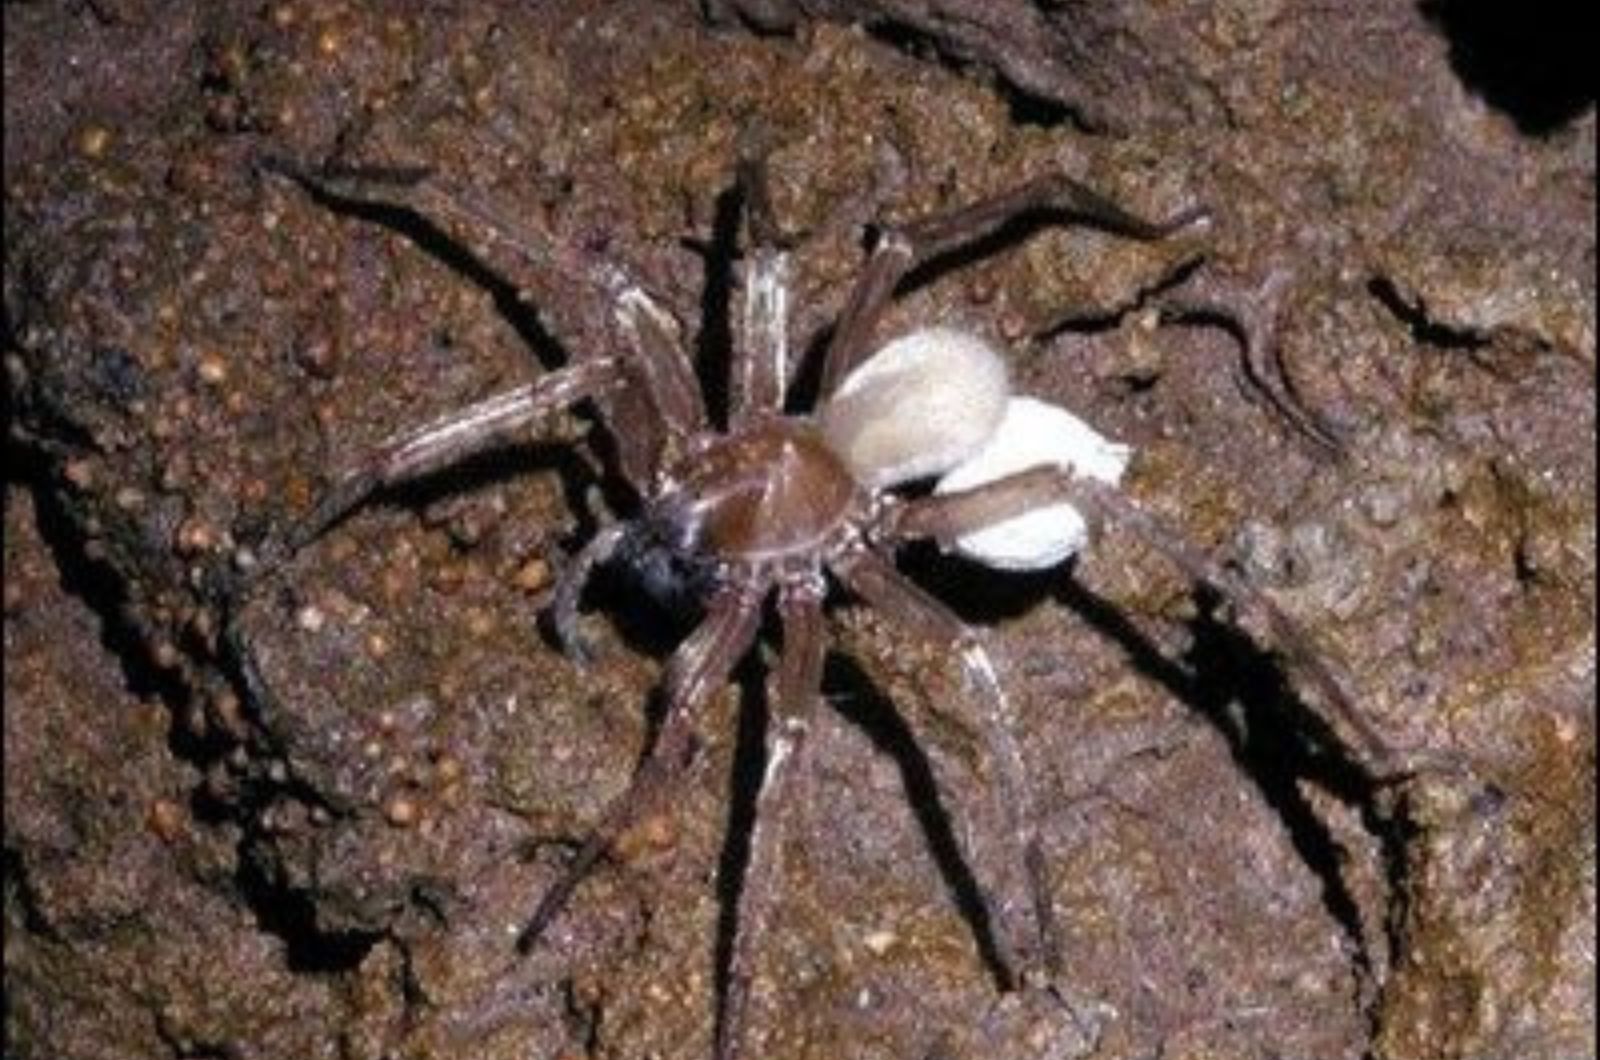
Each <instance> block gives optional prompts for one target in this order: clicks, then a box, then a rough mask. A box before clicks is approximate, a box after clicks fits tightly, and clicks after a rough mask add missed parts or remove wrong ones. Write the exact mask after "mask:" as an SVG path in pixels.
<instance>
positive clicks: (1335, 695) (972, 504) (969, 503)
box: [883, 467, 1412, 778]
mask: <svg viewBox="0 0 1600 1060" xmlns="http://www.w3.org/2000/svg"><path fill="white" fill-rule="evenodd" d="M1063 501H1064V502H1067V503H1069V504H1072V505H1074V506H1076V507H1078V508H1079V509H1080V510H1082V511H1083V512H1085V513H1086V514H1087V515H1088V516H1089V517H1091V518H1092V519H1093V520H1094V521H1095V522H1105V521H1108V520H1109V521H1114V522H1116V523H1120V524H1121V525H1123V526H1126V527H1127V528H1128V529H1129V530H1131V531H1133V532H1134V533H1135V534H1137V535H1138V536H1139V537H1140V538H1141V539H1142V540H1144V541H1145V542H1146V543H1147V544H1149V545H1150V546H1151V547H1152V548H1154V549H1155V550H1156V551H1158V552H1160V553H1161V554H1162V555H1164V556H1166V557H1167V559H1169V560H1170V561H1171V562H1172V563H1173V564H1175V565H1176V566H1177V567H1178V568H1179V569H1180V570H1182V571H1183V572H1184V574H1186V575H1188V576H1189V577H1190V578H1192V579H1194V580H1195V581H1199V582H1203V583H1205V584H1206V585H1208V586H1210V587H1211V588H1212V589H1214V590H1215V591H1216V592H1218V593H1220V594H1221V595H1222V596H1223V597H1224V598H1225V599H1227V600H1228V602H1229V603H1230V604H1231V605H1232V606H1233V608H1234V610H1235V612H1236V614H1237V615H1238V617H1239V620H1240V621H1241V622H1242V623H1243V624H1244V625H1246V626H1247V627H1254V628H1257V629H1264V630H1266V631H1267V632H1268V634H1269V635H1270V636H1271V637H1272V639H1273V641H1274V643H1275V644H1276V645H1277V647H1278V648H1279V650H1280V651H1281V653H1282V658H1283V661H1284V664H1285V665H1286V666H1287V667H1288V668H1289V671H1290V673H1291V674H1292V675H1294V676H1297V677H1299V678H1301V679H1302V680H1303V681H1304V682H1305V684H1306V685H1308V686H1309V687H1310V688H1311V689H1312V690H1313V691H1314V693H1315V694H1316V698H1317V699H1318V700H1319V701H1320V703H1321V705H1322V706H1323V708H1324V709H1325V710H1326V711H1327V712H1328V713H1329V714H1331V715H1332V718H1333V721H1334V723H1335V728H1336V731H1340V732H1341V733H1342V736H1341V738H1342V739H1345V740H1350V739H1351V737H1353V738H1354V739H1353V743H1352V747H1353V748H1354V749H1355V751H1356V752H1357V754H1358V756H1359V758H1360V761H1361V762H1362V763H1363V765H1365V766H1366V767H1367V768H1369V769H1371V770H1372V772H1373V775H1374V776H1375V777H1379V778H1384V777H1395V776H1399V775H1401V774H1403V773H1405V772H1407V771H1409V770H1410V769H1411V768H1412V766H1410V765H1408V764H1407V762H1406V758H1407V756H1405V755H1403V754H1399V753H1397V752H1396V751H1395V749H1393V748H1391V747H1390V746H1389V744H1388V742H1387V741H1386V740H1385V739H1384V738H1383V737H1382V736H1381V735H1380V734H1379V733H1378V731H1377V730H1376V729H1374V728H1373V726H1372V723H1371V722H1369V721H1367V720H1366V718H1365V717H1363V716H1362V714H1361V712H1360V711H1359V710H1358V709H1357V708H1356V706H1355V704H1354V703H1353V702H1351V700H1350V697H1349V695H1348V694H1347V693H1346V692H1345V687H1346V685H1345V683H1344V682H1343V681H1341V680H1340V678H1339V677H1338V676H1336V675H1335V673H1334V671H1333V669H1332V667H1331V664H1330V663H1329V662H1327V661H1326V660H1325V659H1324V657H1323V656H1322V655H1320V654H1319V653H1318V652H1317V651H1316V650H1315V649H1314V648H1313V647H1312V645H1311V639H1310V637H1309V636H1308V635H1307V634H1306V633H1305V631H1304V630H1302V629H1301V628H1300V627H1299V626H1298V625H1297V624H1296V623H1295V622H1294V621H1293V620H1292V619H1290V617H1289V616H1288V615H1287V614H1285V613H1284V612H1283V610H1282V609H1281V608H1279V607H1278V605H1277V604H1276V603H1274V602H1273V601H1272V599H1271V598H1270V597H1269V596H1267V595H1266V594H1265V593H1264V592H1262V591H1261V590H1260V589H1257V588H1255V587H1254V586H1252V585H1251V584H1250V583H1249V582H1248V581H1246V580H1245V579H1243V578H1241V577H1239V576H1238V575H1237V574H1234V573H1233V572H1232V571H1230V570H1228V569H1227V568H1226V567H1224V566H1223V565H1222V564H1221V563H1219V562H1218V561H1217V560H1215V559H1212V558H1211V557H1210V556H1208V555H1206V554H1205V553H1204V552H1202V551H1201V550H1200V549H1199V548H1197V547H1196V546H1195V545H1194V544H1193V543H1191V542H1190V541H1188V540H1187V539H1186V538H1185V537H1184V536H1183V535H1182V534H1181V533H1179V532H1178V531H1177V530H1176V529H1174V528H1173V527H1170V526H1168V525H1166V524H1165V523H1164V522H1163V521H1162V520H1160V519H1158V518H1157V517H1156V516H1154V515H1152V514H1151V513H1149V512H1147V511H1145V510H1144V509H1142V508H1140V507H1139V506H1138V504H1136V503H1135V502H1134V501H1133V500H1131V499H1130V498H1128V497H1127V496H1125V495H1124V494H1122V493H1121V492H1120V491H1118V490H1117V489H1115V488H1114V487H1111V486H1108V485H1106V484H1104V483H1101V482H1096V481H1094V480H1092V479H1087V478H1074V477H1073V476H1071V475H1070V474H1068V473H1065V472H1062V471H1060V470H1058V469H1057V468H1054V467H1036V468H1030V469H1029V470H1027V471H1021V472H1018V473H1017V474H1015V475H1008V476H1006V477H1005V478H1001V479H996V480H995V481H993V482H989V483H985V484H984V485H981V486H976V487H974V488H972V489H969V490H961V491H957V492H953V493H947V494H940V495H937V496H929V497H923V498H918V499H916V500H912V501H908V502H907V503H905V504H904V505H902V506H900V507H898V508H897V509H891V510H890V511H891V514H890V515H889V516H888V519H889V523H888V525H887V526H886V527H884V528H883V530H884V532H885V533H886V536H887V537H888V538H889V539H891V540H897V541H904V540H909V539H913V538H919V537H931V538H934V539H935V540H937V541H939V542H940V543H941V544H944V545H949V544H950V543H952V542H954V541H955V540H956V539H958V538H960V537H963V536H965V535H966V534H969V533H972V532H973V531H975V530H979V529H982V528H983V527H985V526H989V525H991V524H993V523H997V522H1001V521H1003V520H1005V519H1008V518H1011V517H1012V516H1016V515H1020V514H1022V513H1024V512H1028V511H1032V510H1034V509H1037V508H1040V507H1043V506H1046V505H1049V504H1059V503H1061V502H1063Z"/></svg>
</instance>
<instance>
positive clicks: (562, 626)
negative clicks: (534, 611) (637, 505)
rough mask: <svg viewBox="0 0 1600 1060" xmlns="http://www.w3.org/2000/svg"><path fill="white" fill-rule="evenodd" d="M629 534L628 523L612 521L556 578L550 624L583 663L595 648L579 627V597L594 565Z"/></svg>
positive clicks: (563, 647) (566, 649) (573, 656)
mask: <svg viewBox="0 0 1600 1060" xmlns="http://www.w3.org/2000/svg"><path fill="white" fill-rule="evenodd" d="M627 536H628V524H626V523H612V524H611V525H610V526H608V527H606V528H605V529H603V530H601V531H600V532H599V533H597V534H595V535H594V536H593V537H591V538H590V539H589V541H588V543H587V544H585V545H584V546H583V548H581V549H579V550H578V553H577V555H575V556H573V557H572V558H571V560H569V561H568V563H567V569H566V570H564V571H562V572H561V577H560V579H559V580H558V581H557V582H556V591H555V599H554V600H552V601H551V603H550V624H551V625H552V626H553V627H554V628H555V633H556V639H557V640H559V641H560V642H561V650H562V651H563V652H565V653H566V655H567V656H568V657H569V658H571V659H574V660H576V661H577V662H579V663H588V662H590V661H591V660H592V659H593V658H594V650H593V649H592V648H591V647H590V646H589V642H588V641H587V640H586V639H585V638H584V636H583V634H582V633H581V632H579V630H578V601H579V599H580V598H581V597H582V596H583V587H584V586H585V585H587V584H588V583H589V577H590V575H592V574H593V573H594V569H595V568H596V567H598V566H599V565H600V564H602V563H604V562H605V561H606V560H608V559H610V558H611V557H612V555H613V554H614V553H615V552H616V551H617V546H618V545H620V544H622V540H623V538H625V537H627Z"/></svg>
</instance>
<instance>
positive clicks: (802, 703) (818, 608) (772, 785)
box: [716, 582, 827, 1060]
mask: <svg viewBox="0 0 1600 1060" xmlns="http://www.w3.org/2000/svg"><path fill="white" fill-rule="evenodd" d="M822 595H823V586H822V585H821V584H820V582H819V583H817V584H807V585H803V586H789V587H785V589H784V590H783V591H782V594H781V595H780V597H779V600H778V609H779V615H780V616H781V617H782V619H783V655H782V658H781V660H780V661H779V664H778V674H777V683H776V693H775V696H774V698H773V701H772V702H773V708H774V709H773V711H772V716H771V720H770V721H769V723H768V735H767V764H766V772H765V773H764V774H763V775H762V778H761V791H760V794H759V795H757V797H756V811H755V820H754V823H753V824H752V826H751V831H750V856H749V860H748V862H747V863H746V866H745V872H744V880H743V884H742V886H741V889H740V891H739V901H738V908H737V909H736V911H735V914H734V928H733V952H732V955H731V957H730V959H729V963H728V985H727V993H726V995H725V996H724V999H723V1007H722V1014H721V1019H720V1020H719V1022H718V1024H717V1048H716V1060H737V1057H738V1055H739V1048H740V1044H741V1037H742V1035H741V1033H740V1029H741V1027H742V1025H743V1022H744V1010H745V1003H746V1002H747V1001H748V999H749V995H750V979H751V976H752V974H753V973H754V971H755V960H756V954H757V951H758V946H759V943H760V939H761V936H762V934H763V933H764V932H765V931H766V927H767V922H768V920H770V919H771V915H772V908H773V905H774V903H775V901H776V899H777V897H778V893H779V885H780V884H781V882H782V881H781V870H782V867H783V866H782V860H783V838H784V833H785V831H786V830H787V828H788V824H789V817H790V815H791V813H792V811H793V807H794V806H795V805H796V802H795V799H794V796H795V791H796V788H797V787H800V786H803V785H804V782H805V777H806V775H807V773H808V768H809V766H808V763H807V761H806V758H807V747H808V743H807V741H808V735H809V732H810V728H811V718H812V715H813V714H815V712H816V705H817V701H818V699H819V688H820V686H821V683H822V660H823V655H824V651H825V648H826V646H827V645H826V640H825V638H824V631H823V625H822Z"/></svg>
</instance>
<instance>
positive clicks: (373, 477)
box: [288, 360, 623, 550]
mask: <svg viewBox="0 0 1600 1060" xmlns="http://www.w3.org/2000/svg"><path fill="white" fill-rule="evenodd" d="M622 381H623V375H622V371H621V369H620V367H619V366H618V364H617V362H616V361H613V360H595V361H586V362H584V363H583V364H578V365H573V366H572V367H569V368H562V369H560V370H558V371H555V372H551V373H550V374H548V375H545V376H542V377H540V378H539V379H537V380H535V381H534V382H532V383H528V384H526V385H525V386H519V387H517V388H516V389H514V390H507V391H505V392H504V393H500V394H496V395H494V396H493V397H489V398H485V399H484V400H482V401H479V402H477V403H476V404H473V405H469V406H467V407H466V408H464V409H460V410H458V411H456V412H452V413H450V414H449V415H447V416H442V417H440V418H439V419H437V420H434V421H433V422H432V423H427V424H424V425H423V426H421V427H418V428H415V429H413V430H409V431H405V432H404V433H401V434H398V435H395V436H394V437H392V438H390V439H389V440H388V441H386V442H384V443H383V444H382V445H381V446H379V448H378V451H377V452H376V453H374V454H372V456H370V457H369V458H368V459H367V460H365V461H364V462H362V463H361V464H360V465H358V466H357V467H355V468H353V469H351V470H350V471H347V472H346V473H345V474H344V475H342V476H341V477H340V478H339V480H338V481H337V482H335V483H334V484H333V487H332V488H331V489H330V490H329V491H328V493H327V495H326V496H324V497H323V498H322V500H321V501H320V502H318V504H317V506H316V508H314V509H313V510H312V512H311V514H310V515H309V516H307V517H306V519H305V520H304V521H303V522H302V523H301V524H300V525H299V526H297V527H296V528H295V529H294V531H293V532H292V533H291V535H290V537H289V542H288V544H289V548H290V549H291V550H296V549H299V548H302V547H303V546H305V545H306V544H308V543H309V542H311V541H313V540H315V539H316V538H317V537H318V536H319V535H321V534H322V533H323V531H325V530H327V529H328V527H330V526H332V525H333V524H334V523H336V522H338V521H339V520H340V519H342V518H343V517H344V516H346V515H347V514H349V513H350V512H351V511H352V510H353V509H355V508H356V507H358V506H359V505H360V504H361V503H362V502H363V501H365V500H366V499H367V498H369V497H371V496H372V494H374V493H376V492H377V491H378V490H381V489H386V488H389V487H392V486H396V485H399V484H401V483H403V482H408V481H411V480H413V479H416V478H420V477H422V476H424V475H427V474H429V473H431V472H434V471H439V470H441V469H443V468H446V467H449V466H451V465H453V464H458V463H460V462H461V461H463V460H465V459H467V458H468V457H470V456H473V455H474V454H477V453H482V452H486V451H488V450H490V449H494V448H496V447H498V446H501V445H505V444H506V443H508V442H510V441H513V440H515V439H516V438H517V436H518V435H519V434H520V433H521V432H522V431H524V430H525V429H526V428H527V427H528V426H530V425H531V424H534V423H536V422H538V421H539V420H540V419H541V418H543V417H545V416H548V415H550V414H551V413H553V412H556V411H557V410H559V409H562V408H565V407H567V406H569V405H572V404H574V403H575V402H578V401H581V400H583V399H584V398H589V397H596V396H599V395H602V394H604V393H606V392H607V391H609V390H612V389H614V388H616V387H618V386H620V385H621V384H622Z"/></svg>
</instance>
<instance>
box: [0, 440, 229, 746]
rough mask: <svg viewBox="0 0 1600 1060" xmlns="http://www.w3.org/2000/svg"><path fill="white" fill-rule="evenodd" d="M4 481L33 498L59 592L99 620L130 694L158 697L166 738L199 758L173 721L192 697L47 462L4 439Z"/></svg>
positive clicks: (105, 644)
mask: <svg viewBox="0 0 1600 1060" xmlns="http://www.w3.org/2000/svg"><path fill="white" fill-rule="evenodd" d="M6 452H7V456H8V458H9V461H8V463H9V467H8V470H7V479H8V482H12V481H15V482H19V483H20V484H21V485H23V486H24V487H26V488H27V489H28V491H29V493H30V495H31V496H32V498H33V509H34V513H35V520H36V525H37V528H38V532H39V538H40V540H41V541H43V543H44V546H45V548H46V550H47V551H48V552H49V553H50V557H51V560H52V562H53V564H54V566H55V569H56V572H57V574H58V575H59V577H60V579H61V588H62V591H63V592H65V593H66V594H67V595H69V596H72V597H74V598H76V599H78V600H80V601H81V602H82V603H83V604H84V606H85V607H86V608H88V609H89V611H91V612H92V613H93V614H94V615H95V617H96V618H97V619H98V620H99V623H98V624H99V628H100V643H101V646H102V647H103V648H104V649H105V650H106V652H107V654H108V655H109V656H110V657H111V658H112V659H113V660H115V662H116V664H117V666H118V668H119V669H120V671H121V677H122V683H123V685H124V686H125V687H126V688H127V689H128V693H129V695H130V696H131V697H132V698H135V699H144V700H157V701H159V702H161V703H163V704H164V705H165V706H166V707H167V710H168V716H169V717H170V718H172V719H173V722H172V724H171V726H170V728H169V731H168V743H169V746H170V747H171V748H172V750H173V752H174V753H175V754H177V755H178V756H179V757H181V758H185V759H190V760H197V759H199V758H201V757H203V755H202V752H203V748H201V747H200V746H198V745H196V744H195V741H194V738H193V737H192V736H190V735H189V734H188V731H187V730H186V729H185V728H183V727H182V726H180V725H179V724H178V723H177V719H178V718H181V717H182V716H183V712H184V710H185V709H186V708H187V706H188V704H189V701H190V695H191V693H190V689H189V687H188V686H187V685H186V684H185V683H184V681H183V679H182V677H181V676H180V675H179V673H178V672H176V671H174V670H170V669H163V668H162V667H160V666H158V665H156V661H155V653H154V650H153V648H152V645H151V642H150V636H149V633H148V631H147V630H145V629H144V628H143V626H142V625H141V624H140V623H139V621H138V620H137V619H136V618H135V616H134V611H133V607H132V602H131V598H130V596H129V593H128V586H127V582H126V580H125V579H124V576H123V574H122V573H121V572H119V571H118V570H117V569H116V567H114V566H113V565H112V563H111V562H110V561H108V560H105V559H101V558H96V557H94V556H92V555H91V554H90V553H89V550H88V549H87V548H86V547H85V541H84V536H83V532H82V529H81V528H80V526H79V525H78V521H77V519H76V518H75V517H74V515H73V513H72V510H71V508H70V506H69V503H68V502H67V501H66V500H64V499H63V498H62V497H61V495H60V493H59V492H58V487H57V486H56V485H55V484H54V482H53V477H54V476H53V473H52V471H51V470H50V469H49V468H48V464H49V461H47V460H46V459H45V458H44V457H43V456H42V455H40V454H38V453H35V452H32V451H31V450H29V449H28V448H27V447H26V446H20V445H16V444H8V445H7V446H6Z"/></svg>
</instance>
